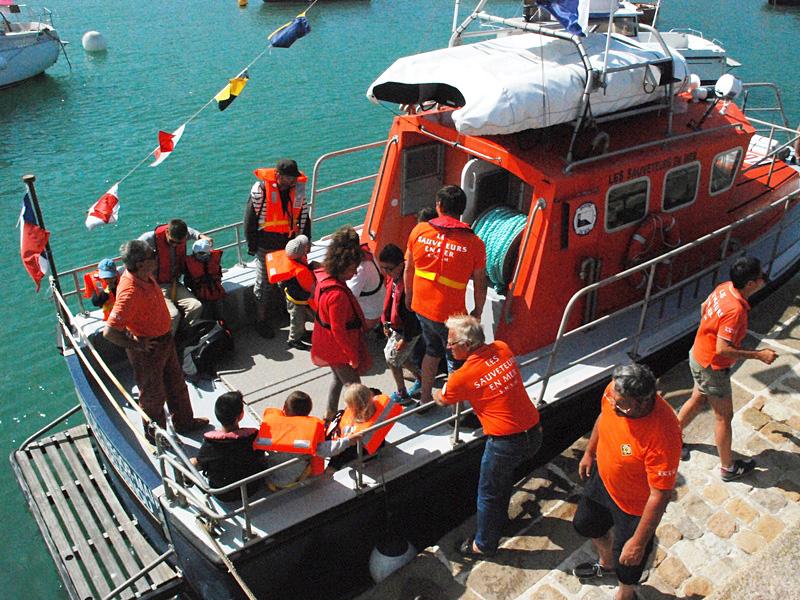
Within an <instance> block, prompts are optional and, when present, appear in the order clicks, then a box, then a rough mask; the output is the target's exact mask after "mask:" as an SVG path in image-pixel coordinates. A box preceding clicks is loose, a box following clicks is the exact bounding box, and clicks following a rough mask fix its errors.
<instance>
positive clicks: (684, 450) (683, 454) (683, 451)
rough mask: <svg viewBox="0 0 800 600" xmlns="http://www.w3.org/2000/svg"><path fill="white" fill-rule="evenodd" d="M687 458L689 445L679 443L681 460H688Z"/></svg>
mask: <svg viewBox="0 0 800 600" xmlns="http://www.w3.org/2000/svg"><path fill="white" fill-rule="evenodd" d="M689 458H690V456H689V446H687V445H686V444H681V460H682V461H684V462H686V461H687V460H689Z"/></svg>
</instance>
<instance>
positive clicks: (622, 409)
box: [603, 393, 634, 415]
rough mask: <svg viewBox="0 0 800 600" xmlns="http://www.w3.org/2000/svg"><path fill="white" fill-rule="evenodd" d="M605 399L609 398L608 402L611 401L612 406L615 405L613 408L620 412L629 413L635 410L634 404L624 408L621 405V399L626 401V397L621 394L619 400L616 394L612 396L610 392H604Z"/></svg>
mask: <svg viewBox="0 0 800 600" xmlns="http://www.w3.org/2000/svg"><path fill="white" fill-rule="evenodd" d="M603 399H604V400H607V401H608V402H610V403H611V406H612V407H613V409H614V410H616V411H617V412H618V413H620V414H623V415H629V414H630V413H631V411H632V410H633V408H634V407H633V406H629V407H628V408H622V407H621V406H620V405H619V403H620V400H621V401H623V402H624V401H625V399H624V398H623V397H622V396H620V397H619V400H618V399H617V398H615V397H614V396H612V395H610V394H608V393H605V394H603Z"/></svg>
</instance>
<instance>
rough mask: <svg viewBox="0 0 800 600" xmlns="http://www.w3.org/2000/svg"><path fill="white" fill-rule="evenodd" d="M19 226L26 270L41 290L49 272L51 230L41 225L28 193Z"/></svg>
mask: <svg viewBox="0 0 800 600" xmlns="http://www.w3.org/2000/svg"><path fill="white" fill-rule="evenodd" d="M17 227H19V250H20V255H21V256H22V264H23V265H24V266H25V270H26V271H27V272H28V274H29V275H30V276H31V279H33V282H34V283H35V284H36V291H37V292H38V291H39V288H40V286H41V282H42V278H43V277H44V276H45V275H46V274H47V271H48V262H47V255H46V253H45V251H44V250H45V248H46V247H47V240H48V239H49V238H50V232H49V231H45V230H44V229H42V228H41V227H39V223H38V222H37V221H36V215H35V214H34V212H33V206H31V197H30V196H29V195H28V194H27V193H26V194H25V197H24V198H23V199H22V210H21V211H20V213H19V220H18V221H17Z"/></svg>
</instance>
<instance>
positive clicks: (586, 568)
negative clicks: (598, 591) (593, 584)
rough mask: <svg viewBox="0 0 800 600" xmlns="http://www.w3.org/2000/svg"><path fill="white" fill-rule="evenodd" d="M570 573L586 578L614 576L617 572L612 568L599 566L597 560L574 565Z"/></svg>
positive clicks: (579, 577)
mask: <svg viewBox="0 0 800 600" xmlns="http://www.w3.org/2000/svg"><path fill="white" fill-rule="evenodd" d="M572 574H573V575H574V576H575V577H577V578H578V579H581V580H586V579H602V578H603V577H616V576H617V572H616V571H615V570H614V568H613V567H612V568H610V569H606V568H605V567H602V566H600V563H599V562H594V563H590V562H585V563H581V564H579V565H575V568H573V569H572Z"/></svg>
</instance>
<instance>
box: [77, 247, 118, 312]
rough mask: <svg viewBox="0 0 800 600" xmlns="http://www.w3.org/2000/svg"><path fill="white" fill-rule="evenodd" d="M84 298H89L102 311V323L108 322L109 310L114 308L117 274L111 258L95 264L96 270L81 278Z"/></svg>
mask: <svg viewBox="0 0 800 600" xmlns="http://www.w3.org/2000/svg"><path fill="white" fill-rule="evenodd" d="M83 283H84V291H83V296H84V298H89V299H90V300H91V301H92V304H93V305H94V306H96V307H98V308H102V309H103V321H107V320H108V315H109V313H111V309H112V308H114V300H115V299H116V292H117V284H118V283H119V274H118V273H117V264H116V263H115V262H114V259H112V258H104V259H103V260H101V261H100V262H99V263H98V264H97V269H95V270H94V271H92V272H91V273H87V274H86V275H84V276H83Z"/></svg>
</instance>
